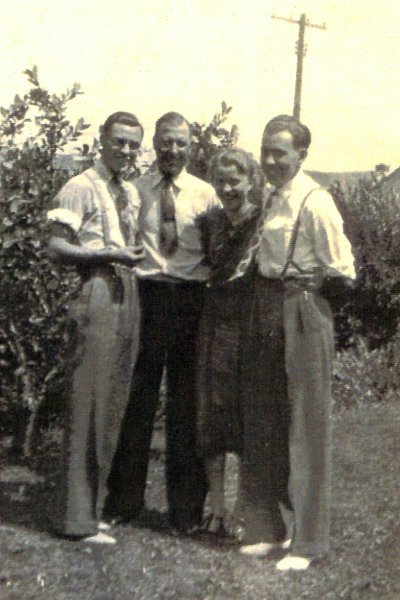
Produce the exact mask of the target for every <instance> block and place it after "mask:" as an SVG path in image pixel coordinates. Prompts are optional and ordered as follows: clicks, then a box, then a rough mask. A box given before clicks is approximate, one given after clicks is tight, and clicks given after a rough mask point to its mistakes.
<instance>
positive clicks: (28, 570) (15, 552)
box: [0, 403, 400, 600]
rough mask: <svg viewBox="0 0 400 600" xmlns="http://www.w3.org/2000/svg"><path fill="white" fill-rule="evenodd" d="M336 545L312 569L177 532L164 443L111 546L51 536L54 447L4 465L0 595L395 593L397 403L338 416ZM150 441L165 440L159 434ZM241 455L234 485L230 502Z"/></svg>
mask: <svg viewBox="0 0 400 600" xmlns="http://www.w3.org/2000/svg"><path fill="white" fill-rule="evenodd" d="M334 420H335V451H334V465H335V472H334V487H333V531H332V549H331V552H330V554H329V556H328V557H327V558H325V559H323V560H321V562H320V563H319V564H316V565H315V566H314V565H313V566H311V567H310V568H309V570H308V571H307V572H305V573H293V572H292V573H284V574H282V573H279V572H278V571H276V570H275V562H276V561H275V560H272V559H250V558H244V557H241V556H240V555H239V554H238V552H237V546H236V545H234V544H232V542H230V543H229V542H220V543H216V542H215V541H214V542H213V541H212V540H210V539H207V538H206V537H204V536H203V537H202V538H178V537H174V536H173V535H171V532H170V531H169V530H168V528H167V526H166V523H165V520H164V516H163V511H165V508H166V507H165V497H164V491H163V461H162V453H161V457H160V456H158V455H159V454H160V453H159V452H157V449H156V452H155V457H158V458H157V459H156V460H153V461H152V464H151V472H150V475H149V485H148V492H147V506H148V508H149V510H148V511H147V512H146V513H145V514H144V515H143V517H142V518H141V519H140V520H138V521H137V522H136V523H134V524H130V525H129V526H118V527H116V528H115V530H114V534H115V537H116V538H117V540H118V543H117V545H116V546H113V547H103V548H95V547H88V546H87V545H86V546H85V545H84V544H79V543H76V542H68V541H64V540H59V539H55V538H53V537H51V536H50V535H49V534H48V533H47V532H46V527H47V524H48V520H49V515H50V514H51V511H52V508H53V504H52V502H53V501H52V494H51V492H52V489H53V485H54V481H53V480H54V475H55V472H56V471H57V458H58V450H57V446H56V445H54V444H53V445H49V446H48V447H46V449H45V452H43V453H42V454H41V456H40V457H39V458H38V459H37V460H36V464H34V465H33V467H34V468H33V469H32V466H31V468H30V469H28V468H27V467H21V466H15V465H12V464H10V463H9V462H8V463H7V462H4V463H3V465H2V467H1V469H0V483H1V497H0V501H1V504H0V515H1V524H0V536H1V538H0V543H1V546H0V547H1V550H2V555H3V556H2V560H1V565H2V568H1V574H0V597H1V598H2V599H3V598H4V599H5V600H6V599H7V600H36V599H39V598H40V599H43V600H47V599H48V600H73V599H77V600H114V599H117V598H118V600H128V599H129V600H158V599H159V600H168V599H174V600H225V599H226V600H245V599H246V600H297V599H303V598H305V599H308V600H338V599H345V600H397V599H399V598H400V551H399V542H400V524H399V487H398V481H399V467H398V456H399V445H400V430H399V425H400V405H399V403H390V404H385V405H384V404H381V405H369V406H368V405H364V406H361V407H358V408H357V409H354V410H345V411H342V412H340V413H338V414H336V415H335V417H334ZM155 445H156V446H159V445H160V439H159V437H158V438H156V439H155ZM234 487H235V465H234V461H230V466H229V483H228V489H227V496H228V500H229V503H230V505H232V503H233V496H234Z"/></svg>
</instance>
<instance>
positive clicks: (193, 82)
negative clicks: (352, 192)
mask: <svg viewBox="0 0 400 600" xmlns="http://www.w3.org/2000/svg"><path fill="white" fill-rule="evenodd" d="M302 12H305V13H306V14H307V17H308V18H309V20H310V21H311V22H312V23H317V24H322V23H323V22H326V25H327V30H326V31H323V30H319V29H314V28H307V30H306V43H307V46H308V51H307V55H306V57H305V62H304V80H303V95H302V112H301V118H302V120H303V121H304V122H305V123H306V124H307V125H308V126H309V127H310V129H311V131H312V134H313V143H312V146H311V149H310V154H309V158H308V161H307V167H308V168H309V169H318V170H323V171H336V170H337V171H339V170H340V171H346V170H348V171H352V170H368V169H371V168H373V167H374V165H375V164H376V163H378V162H386V163H388V164H390V165H391V167H392V168H396V167H397V166H399V165H400V152H399V146H400V118H399V107H400V27H399V23H400V0H380V1H379V2H377V1H375V2H372V1H371V0H298V1H297V0H214V1H212V0H192V1H190V0H175V1H173V0H141V1H140V2H139V1H137V0H12V1H11V0H0V39H1V50H2V57H3V60H2V63H1V66H0V105H2V106H5V107H7V106H8V105H9V104H10V102H11V101H12V99H13V97H14V95H15V94H16V93H19V94H23V93H24V92H25V91H26V89H27V82H26V79H25V76H24V75H22V71H23V70H24V69H26V68H31V67H32V66H33V65H34V64H36V65H37V66H38V69H39V79H40V80H41V82H42V84H43V85H45V86H46V87H47V88H48V89H49V91H52V92H53V91H54V92H62V91H64V89H66V88H67V87H70V86H71V85H72V84H73V83H74V82H75V81H77V82H79V83H80V84H81V85H82V90H83V91H84V92H85V93H84V95H82V96H79V97H78V99H76V100H75V101H74V102H72V103H71V108H70V112H69V113H68V114H69V116H70V117H71V118H72V119H77V118H79V117H80V116H83V117H84V118H85V120H86V121H87V122H89V123H91V124H92V125H93V127H92V128H91V129H90V132H92V133H93V134H96V130H97V128H98V126H99V124H100V123H101V122H102V120H104V118H105V117H106V116H107V115H108V114H110V113H111V112H114V111H115V110H129V111H132V112H134V113H136V114H137V116H138V117H139V119H140V120H141V121H142V123H143V124H144V127H145V129H146V136H145V144H146V145H147V146H149V145H151V138H152V134H153V127H154V121H155V120H156V119H157V118H158V117H159V116H160V115H161V114H163V113H164V112H166V111H169V110H176V111H179V112H181V113H182V114H184V115H185V116H186V117H187V118H188V119H189V120H190V121H194V120H196V121H200V122H208V121H209V119H210V118H211V117H212V115H213V114H214V113H215V112H216V111H217V110H218V108H219V106H220V103H221V101H222V100H225V101H226V102H227V103H228V104H229V105H231V106H233V111H232V116H231V119H230V121H229V125H231V124H233V123H236V124H237V125H238V126H239V130H240V139H239V145H240V146H242V147H243V148H245V149H247V150H250V151H252V152H254V154H255V155H256V157H258V154H259V150H258V149H259V145H260V138H261V134H262V130H263V127H264V125H265V123H266V121H267V120H268V119H270V118H271V117H273V116H274V115H276V114H279V113H283V112H285V113H289V114H290V113H291V112H292V109H293V95H294V82H295V67H296V56H295V54H294V47H295V42H296V39H297V35H298V26H297V25H294V24H290V23H287V22H284V21H279V20H275V19H271V15H272V14H273V13H275V14H276V15H278V16H284V17H290V16H292V17H293V18H295V19H298V18H299V16H300V14H301V13H302Z"/></svg>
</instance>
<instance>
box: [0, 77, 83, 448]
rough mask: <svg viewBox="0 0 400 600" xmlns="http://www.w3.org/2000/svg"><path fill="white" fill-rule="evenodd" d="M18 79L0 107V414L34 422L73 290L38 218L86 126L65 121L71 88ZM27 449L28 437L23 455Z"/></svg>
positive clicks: (58, 363)
mask: <svg viewBox="0 0 400 600" xmlns="http://www.w3.org/2000/svg"><path fill="white" fill-rule="evenodd" d="M25 73H26V75H27V77H28V80H29V82H30V84H31V89H30V90H29V91H28V92H27V93H26V94H25V95H24V96H23V97H22V98H20V97H19V96H16V97H15V99H14V102H13V103H12V105H11V106H10V108H9V109H4V108H2V109H1V114H2V116H3V121H2V123H1V124H0V150H1V156H2V161H1V165H0V183H1V190H0V193H1V198H0V200H1V203H0V212H1V228H0V270H1V273H2V277H1V280H0V366H1V367H2V372H3V375H2V378H1V383H0V385H1V388H0V398H1V400H0V411H1V413H3V414H2V415H1V416H4V413H6V415H7V413H11V416H12V414H13V408H16V409H17V411H19V412H20V409H21V407H24V408H26V409H29V411H31V412H32V414H33V416H34V415H35V413H36V411H37V408H38V406H39V405H40V403H41V401H42V400H43V398H44V396H45V394H46V390H47V388H48V386H49V384H50V383H51V382H56V381H57V380H59V378H60V377H61V376H62V365H63V350H64V348H65V343H66V340H67V338H68V332H67V330H66V320H65V319H64V318H63V317H64V315H65V312H66V305H67V301H68V297H69V296H70V295H71V294H73V293H75V292H76V290H77V287H78V284H79V280H78V278H77V277H76V275H75V272H74V270H73V269H72V270H71V269H70V270H61V271H60V270H59V269H58V268H57V269H55V268H53V267H52V265H51V264H50V263H49V262H48V261H47V258H46V245H47V239H48V234H47V225H46V212H47V210H48V208H49V206H50V202H51V200H52V198H53V197H54V196H55V194H56V193H57V192H58V190H59V188H60V187H61V186H62V185H63V183H64V182H65V180H66V174H65V172H64V171H63V170H61V169H58V168H57V167H56V164H55V163H56V160H55V159H56V157H57V155H58V154H59V153H60V152H62V150H63V148H64V147H65V146H66V144H68V143H69V142H71V141H73V140H77V139H78V138H79V136H80V134H81V132H82V131H83V130H84V129H86V127H88V125H86V124H85V123H84V121H83V119H79V121H78V122H77V123H76V124H74V125H72V124H71V123H70V121H69V120H68V119H67V118H66V116H65V113H66V109H67V106H68V103H69V102H70V101H71V100H73V99H74V98H75V97H76V96H77V94H79V93H80V92H79V85H78V84H75V85H74V86H73V87H72V89H71V90H68V91H67V92H66V93H65V94H61V95H57V94H50V93H49V92H48V91H47V90H46V89H44V88H43V87H42V86H41V85H40V83H39V80H38V75H37V69H36V68H33V69H32V70H27V71H25ZM3 421H4V419H3ZM5 421H6V422H7V419H5ZM32 424H33V420H31V421H30V429H31V428H32ZM29 443H30V437H29V435H28V440H27V446H26V448H25V450H26V452H27V453H28V452H29Z"/></svg>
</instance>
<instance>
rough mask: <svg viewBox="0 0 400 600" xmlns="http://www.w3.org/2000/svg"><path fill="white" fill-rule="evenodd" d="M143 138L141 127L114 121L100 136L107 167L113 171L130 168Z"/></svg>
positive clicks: (117, 171)
mask: <svg viewBox="0 0 400 600" xmlns="http://www.w3.org/2000/svg"><path fill="white" fill-rule="evenodd" d="M142 138H143V135H142V130H141V128H140V127H132V126H131V125H124V124H123V123H114V124H113V125H112V126H111V128H110V129H109V131H108V132H107V133H102V134H101V136H100V141H101V145H102V151H101V155H102V158H103V162H104V164H105V165H106V167H107V168H108V169H110V171H112V172H113V173H120V172H121V171H123V170H124V169H127V168H129V166H130V165H131V164H132V163H133V162H134V160H135V159H136V156H137V154H138V151H139V149H140V144H141V143H142Z"/></svg>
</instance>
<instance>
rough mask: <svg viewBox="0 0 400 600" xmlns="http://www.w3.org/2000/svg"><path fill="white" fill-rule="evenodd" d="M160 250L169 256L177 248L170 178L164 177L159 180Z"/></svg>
mask: <svg viewBox="0 0 400 600" xmlns="http://www.w3.org/2000/svg"><path fill="white" fill-rule="evenodd" d="M160 208H161V222H160V250H161V252H162V253H163V254H164V255H165V256H171V255H172V254H173V253H174V252H175V251H176V249H177V248H178V231H177V227H176V219H175V201H174V196H173V194H172V179H171V178H170V177H164V178H163V180H162V182H161V203H160Z"/></svg>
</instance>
